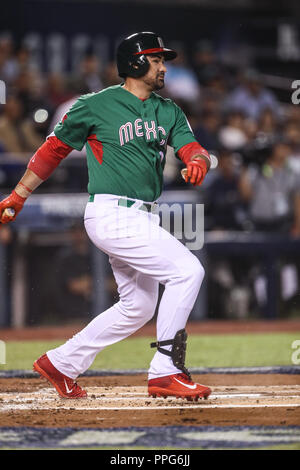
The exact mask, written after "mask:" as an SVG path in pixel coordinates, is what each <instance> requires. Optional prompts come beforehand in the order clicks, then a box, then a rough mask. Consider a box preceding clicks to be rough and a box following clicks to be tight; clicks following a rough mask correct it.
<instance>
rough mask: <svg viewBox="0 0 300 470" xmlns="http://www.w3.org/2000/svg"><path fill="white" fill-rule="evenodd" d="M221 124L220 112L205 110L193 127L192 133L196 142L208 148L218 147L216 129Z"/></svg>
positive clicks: (211, 149) (212, 149)
mask: <svg viewBox="0 0 300 470" xmlns="http://www.w3.org/2000/svg"><path fill="white" fill-rule="evenodd" d="M220 124H221V117H220V114H219V113H218V112H216V111H205V112H203V113H202V114H201V117H200V119H199V121H198V123H197V125H196V126H195V127H194V128H193V130H194V134H195V137H196V139H197V140H198V142H200V143H201V145H202V146H203V147H204V148H206V149H208V150H209V151H212V152H213V151H215V150H217V149H218V148H219V147H220V141H219V137H218V131H219V127H220Z"/></svg>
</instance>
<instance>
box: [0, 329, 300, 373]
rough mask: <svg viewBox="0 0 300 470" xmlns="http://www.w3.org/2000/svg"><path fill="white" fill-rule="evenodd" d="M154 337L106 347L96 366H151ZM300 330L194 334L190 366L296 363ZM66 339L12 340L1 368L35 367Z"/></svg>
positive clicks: (189, 349)
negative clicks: (293, 345)
mask: <svg viewBox="0 0 300 470" xmlns="http://www.w3.org/2000/svg"><path fill="white" fill-rule="evenodd" d="M153 339H154V338H130V339H127V340H124V341H121V342H120V343H116V344H114V345H112V346H110V347H108V348H106V349H105V350H103V351H102V352H101V353H100V354H98V356H97V357H96V360H95V362H94V363H93V365H92V368H94V369H139V368H141V369H147V368H148V365H149V363H150V361H151V358H152V357H153V353H154V350H153V349H150V346H149V344H150V342H151V341H153ZM296 339H300V332H294V333H268V334H243V335H236V334H235V335H204V336H196V335H195V336H192V335H191V336H190V337H189V339H188V349H187V359H186V364H187V366H188V367H249V366H279V365H292V362H291V355H292V353H293V352H294V350H293V349H292V348H291V344H292V342H293V341H294V340H296ZM62 343H63V342H62V341H60V342H57V341H47V342H46V341H23V342H20V341H12V342H8V343H7V344H6V346H7V353H6V365H0V370H9V369H31V368H32V363H33V361H34V360H35V359H36V358H38V357H39V356H40V355H41V354H43V353H44V352H46V351H48V350H49V349H52V348H55V347H57V346H58V345H60V344H62Z"/></svg>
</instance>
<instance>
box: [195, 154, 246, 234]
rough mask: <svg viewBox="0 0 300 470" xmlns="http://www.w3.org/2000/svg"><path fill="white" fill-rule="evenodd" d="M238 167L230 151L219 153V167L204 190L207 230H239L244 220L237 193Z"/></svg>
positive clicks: (240, 201) (239, 196)
mask: <svg viewBox="0 0 300 470" xmlns="http://www.w3.org/2000/svg"><path fill="white" fill-rule="evenodd" d="M239 178H240V174H239V167H238V165H237V164H236V160H235V157H234V155H233V153H232V152H231V151H230V150H227V149H221V150H220V151H219V165H218V168H217V169H216V170H215V171H214V175H213V177H212V179H211V180H210V184H209V186H208V187H206V188H205V196H204V198H205V214H206V220H205V227H206V229H207V230H241V229H242V228H243V223H244V221H245V219H246V216H245V211H244V207H243V206H244V204H243V200H242V198H241V195H240V191H239Z"/></svg>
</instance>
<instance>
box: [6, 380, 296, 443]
mask: <svg viewBox="0 0 300 470" xmlns="http://www.w3.org/2000/svg"><path fill="white" fill-rule="evenodd" d="M193 378H194V379H195V381H197V382H200V383H201V382H202V383H205V384H208V385H210V386H211V388H212V394H211V395H210V397H209V398H208V399H207V400H204V399H201V400H199V401H197V402H189V401H187V400H183V399H176V398H171V397H169V398H166V399H164V398H158V397H157V398H152V397H149V396H148V393H147V386H146V384H147V381H146V376H145V375H143V374H140V375H135V376H129V375H127V376H124V375H123V376H109V377H81V378H80V379H79V383H80V385H81V386H83V387H84V388H85V389H86V390H87V392H88V398H86V399H80V400H68V399H61V398H60V397H59V396H58V395H57V393H56V391H55V390H54V389H53V388H51V387H50V386H49V384H48V383H47V382H45V381H44V380H41V379H39V378H37V377H35V376H34V377H25V378H21V377H10V378H0V423H1V424H0V448H69V447H70V448H73V447H78V448H81V447H85V448H88V447H101V448H102V447H103V448H105V447H114V446H116V447H117V448H127V449H128V448H133V447H136V446H137V447H140V446H141V447H146V448H151V447H152V448H164V447H167V448H185V449H189V448H227V447H228V448H235V447H237V448H241V447H269V446H273V445H281V444H282V445H286V444H289V445H296V446H297V445H299V448H300V384H299V374H296V375H293V374H235V375H233V374H206V375H205V374H204V375H198V376H197V375H195V376H194V377H193Z"/></svg>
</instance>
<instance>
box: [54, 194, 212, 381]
mask: <svg viewBox="0 0 300 470" xmlns="http://www.w3.org/2000/svg"><path fill="white" fill-rule="evenodd" d="M119 199H120V196H114V195H106V194H101V195H95V199H94V202H92V203H91V202H90V203H88V204H87V207H86V211H85V219H84V222H85V228H86V231H87V233H88V236H89V237H90V239H91V240H92V242H93V243H94V244H95V245H96V246H97V247H98V248H99V249H100V250H102V251H104V252H105V253H107V254H108V255H109V261H110V263H111V267H112V269H113V273H114V276H115V279H116V282H117V285H118V292H119V298H120V300H119V302H117V303H116V304H115V305H113V306H112V307H110V308H109V309H108V310H106V311H104V312H102V313H100V315H98V316H97V317H95V318H94V320H92V321H91V322H90V323H89V324H88V325H87V326H86V327H85V328H84V329H83V330H82V331H80V332H79V333H77V334H76V335H75V336H73V338H72V339H70V340H69V341H67V342H66V343H65V344H63V345H62V346H60V347H58V348H56V349H53V350H51V351H48V352H47V355H48V357H49V359H50V361H51V362H52V363H53V365H54V366H55V367H56V368H57V369H58V370H59V371H60V372H62V373H63V374H65V375H66V376H68V377H70V378H72V379H75V378H76V377H77V376H78V375H79V374H82V373H83V372H85V371H86V370H87V369H88V368H89V367H90V366H91V364H92V363H93V361H94V359H95V357H96V355H97V354H98V353H99V352H100V351H101V350H102V349H104V348H105V347H106V346H109V345H110V344H113V343H116V342H118V341H120V340H122V339H124V338H126V337H128V336H130V335H131V334H132V333H134V332H135V331H136V330H138V329H139V328H141V327H142V326H143V325H144V324H145V323H147V322H148V321H149V320H150V319H151V318H152V317H153V315H154V312H155V309H156V305H157V300H158V286H159V283H161V284H163V285H164V286H165V289H164V293H163V295H162V298H161V301H160V305H159V310H158V317H157V340H158V341H164V340H170V339H173V338H174V336H175V334H176V333H177V331H178V330H180V329H182V328H185V325H186V322H187V319H188V317H189V314H190V312H191V310H192V308H193V305H194V303H195V300H196V298H197V295H198V292H199V289H200V286H201V283H202V280H203V277H204V269H203V267H202V265H201V263H200V262H199V260H198V259H197V258H196V257H195V256H194V255H193V254H192V253H191V252H190V251H189V250H188V249H187V248H186V247H185V246H184V245H183V244H182V243H181V242H179V241H178V240H177V239H176V238H175V237H173V236H172V235H171V234H170V233H169V232H167V231H166V230H164V229H163V228H162V227H160V226H159V216H158V215H157V214H153V213H148V212H145V211H142V210H139V209H138V207H139V206H141V204H142V201H137V200H136V201H135V203H134V205H133V206H131V207H130V208H128V207H121V206H119V205H118V200H119ZM145 347H147V345H145ZM164 348H165V349H169V350H170V349H171V346H164ZM178 372H181V371H179V370H178V369H177V368H176V367H175V366H174V365H173V362H172V359H171V358H170V357H168V356H166V355H164V354H161V353H160V352H158V351H156V353H155V354H154V357H153V360H152V362H151V364H150V369H149V375H148V376H149V379H152V378H155V377H163V376H165V375H170V374H176V373H178Z"/></svg>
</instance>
